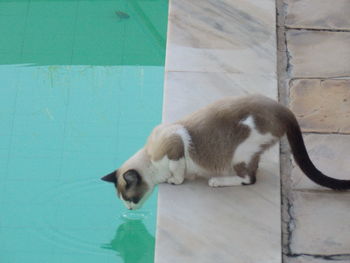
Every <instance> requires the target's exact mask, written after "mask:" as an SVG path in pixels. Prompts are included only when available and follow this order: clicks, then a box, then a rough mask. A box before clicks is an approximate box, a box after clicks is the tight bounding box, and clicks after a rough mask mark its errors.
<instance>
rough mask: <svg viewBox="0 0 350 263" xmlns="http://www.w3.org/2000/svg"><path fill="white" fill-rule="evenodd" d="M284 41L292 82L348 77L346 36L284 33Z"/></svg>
mask: <svg viewBox="0 0 350 263" xmlns="http://www.w3.org/2000/svg"><path fill="white" fill-rule="evenodd" d="M286 38H287V47H288V51H289V67H290V69H291V72H290V73H291V75H292V76H293V78H303V77H307V78H331V77H343V76H350V48H349V45H350V44H349V43H350V32H323V31H322V32H315V31H304V30H288V31H287V32H286Z"/></svg>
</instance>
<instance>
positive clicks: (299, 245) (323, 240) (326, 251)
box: [291, 191, 350, 262]
mask: <svg viewBox="0 0 350 263" xmlns="http://www.w3.org/2000/svg"><path fill="white" fill-rule="evenodd" d="M349 200H350V193H349V192H334V191H320V192H317V191H315V192H300V191H298V192H294V201H293V207H294V218H295V221H294V224H295V229H294V231H293V232H292V238H291V250H292V252H293V253H294V254H314V255H335V254H350V235H349V233H350V224H349V222H350V203H349ZM348 262H349V261H348Z"/></svg>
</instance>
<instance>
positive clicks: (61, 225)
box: [0, 0, 168, 263]
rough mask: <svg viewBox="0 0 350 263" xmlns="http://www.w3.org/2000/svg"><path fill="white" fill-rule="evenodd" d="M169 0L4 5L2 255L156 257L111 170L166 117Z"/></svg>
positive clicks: (131, 261)
mask: <svg viewBox="0 0 350 263" xmlns="http://www.w3.org/2000/svg"><path fill="white" fill-rule="evenodd" d="M167 9H168V3H167V1H166V0H60V1H58V0H46V1H45V0H1V1H0V36H1V37H0V262H1V263H14V262H16V263H17V262H18V263H32V262H33V263H34V262H35V263H40V262H45V263H46V262H50V263H55V262H64V263H68V262H72V263H73V262H74V263H79V262H84V263H89V262H127V263H136V262H137V263H138V262H142V263H148V262H153V258H154V244H155V226H156V199H157V193H156V191H155V192H154V194H153V195H152V196H151V198H150V199H149V200H148V201H147V202H146V204H145V206H144V207H143V209H142V212H143V213H144V214H145V215H146V217H145V218H144V219H143V220H130V219H125V218H123V217H122V214H123V213H124V212H126V208H125V207H124V206H123V204H122V203H121V202H120V201H119V200H118V199H117V198H116V195H115V192H114V189H113V186H112V185H111V184H107V183H105V182H102V181H100V177H101V176H103V175H105V174H107V173H109V172H111V171H113V170H114V169H116V168H117V167H118V166H119V165H120V164H121V163H122V162H123V161H125V160H126V159H127V158H128V157H129V156H130V155H132V154H133V153H134V152H135V151H136V150H137V149H139V148H140V147H142V146H143V144H144V142H145V140H146V138H147V135H148V134H149V132H150V131H151V129H152V128H153V127H154V126H155V125H156V124H158V123H159V122H160V121H161V110H162V94H163V75H164V59H165V58H164V56H165V42H166V28H167Z"/></svg>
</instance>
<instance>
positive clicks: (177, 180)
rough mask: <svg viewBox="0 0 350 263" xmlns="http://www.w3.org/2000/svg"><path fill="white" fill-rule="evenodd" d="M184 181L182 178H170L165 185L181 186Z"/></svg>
mask: <svg viewBox="0 0 350 263" xmlns="http://www.w3.org/2000/svg"><path fill="white" fill-rule="evenodd" d="M183 181H184V178H183V177H174V176H172V177H170V178H169V179H168V180H167V183H168V184H182V183H183Z"/></svg>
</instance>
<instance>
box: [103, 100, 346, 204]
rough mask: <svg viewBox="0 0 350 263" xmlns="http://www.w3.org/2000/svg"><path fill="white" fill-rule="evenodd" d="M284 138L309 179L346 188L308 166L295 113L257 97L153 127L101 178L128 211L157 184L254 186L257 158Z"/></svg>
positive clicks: (216, 105)
mask: <svg viewBox="0 0 350 263" xmlns="http://www.w3.org/2000/svg"><path fill="white" fill-rule="evenodd" d="M283 135H287V138H288V142H289V144H290V147H291V150H292V153H293V156H294V159H295V161H296V163H297V164H298V166H299V167H300V168H301V170H302V171H303V172H304V173H305V174H306V175H307V176H308V177H309V178H310V179H311V180H312V181H314V182H315V183H317V184H319V185H322V186H325V187H329V188H332V189H336V190H345V189H350V180H338V179H334V178H331V177H328V176H326V175H324V174H322V173H321V172H320V171H319V170H318V169H317V168H316V167H315V166H314V164H313V163H312V162H311V160H310V158H309V155H308V153H307V151H306V148H305V144H304V141H303V137H302V134H301V131H300V127H299V125H298V122H297V120H296V118H295V116H294V114H293V113H292V112H291V111H290V110H289V109H288V108H286V107H284V106H282V105H281V104H278V103H277V102H275V101H274V100H272V99H269V98H266V97H264V96H260V95H251V96H247V97H239V98H231V97H230V98H226V99H223V100H220V101H217V102H215V103H213V104H210V105H208V106H207V107H205V108H203V109H200V110H198V111H196V112H194V113H193V114H191V115H189V116H187V117H185V118H184V119H182V120H179V121H177V122H175V123H172V124H161V125H159V126H157V127H156V128H155V129H154V130H153V131H152V133H151V134H150V136H149V138H148V141H147V143H146V145H145V146H144V147H143V148H142V149H141V150H139V151H138V152H137V153H136V154H135V155H134V156H132V157H131V158H130V159H129V160H127V161H126V162H125V163H124V164H123V165H122V166H121V167H120V168H119V169H118V170H116V171H114V172H112V173H110V174H108V175H106V176H104V177H103V178H102V180H104V181H108V182H113V183H114V184H115V186H116V189H117V194H118V196H119V197H120V199H122V200H123V201H124V202H125V204H126V206H127V207H128V208H129V209H136V208H139V207H140V206H141V205H142V203H143V202H144V200H145V199H146V198H147V196H148V195H149V194H150V193H151V192H152V190H153V188H154V186H155V185H156V184H159V183H164V182H167V183H171V184H181V183H182V182H183V181H184V179H185V178H186V177H192V176H193V175H198V176H206V177H209V181H208V184H209V186H212V187H220V186H233V185H249V184H254V183H255V181H256V171H257V169H258V165H259V159H260V156H261V154H262V153H264V151H266V150H267V149H268V148H269V147H271V146H272V145H274V144H275V143H276V142H277V141H278V140H279V138H281V137H282V136H283Z"/></svg>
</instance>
